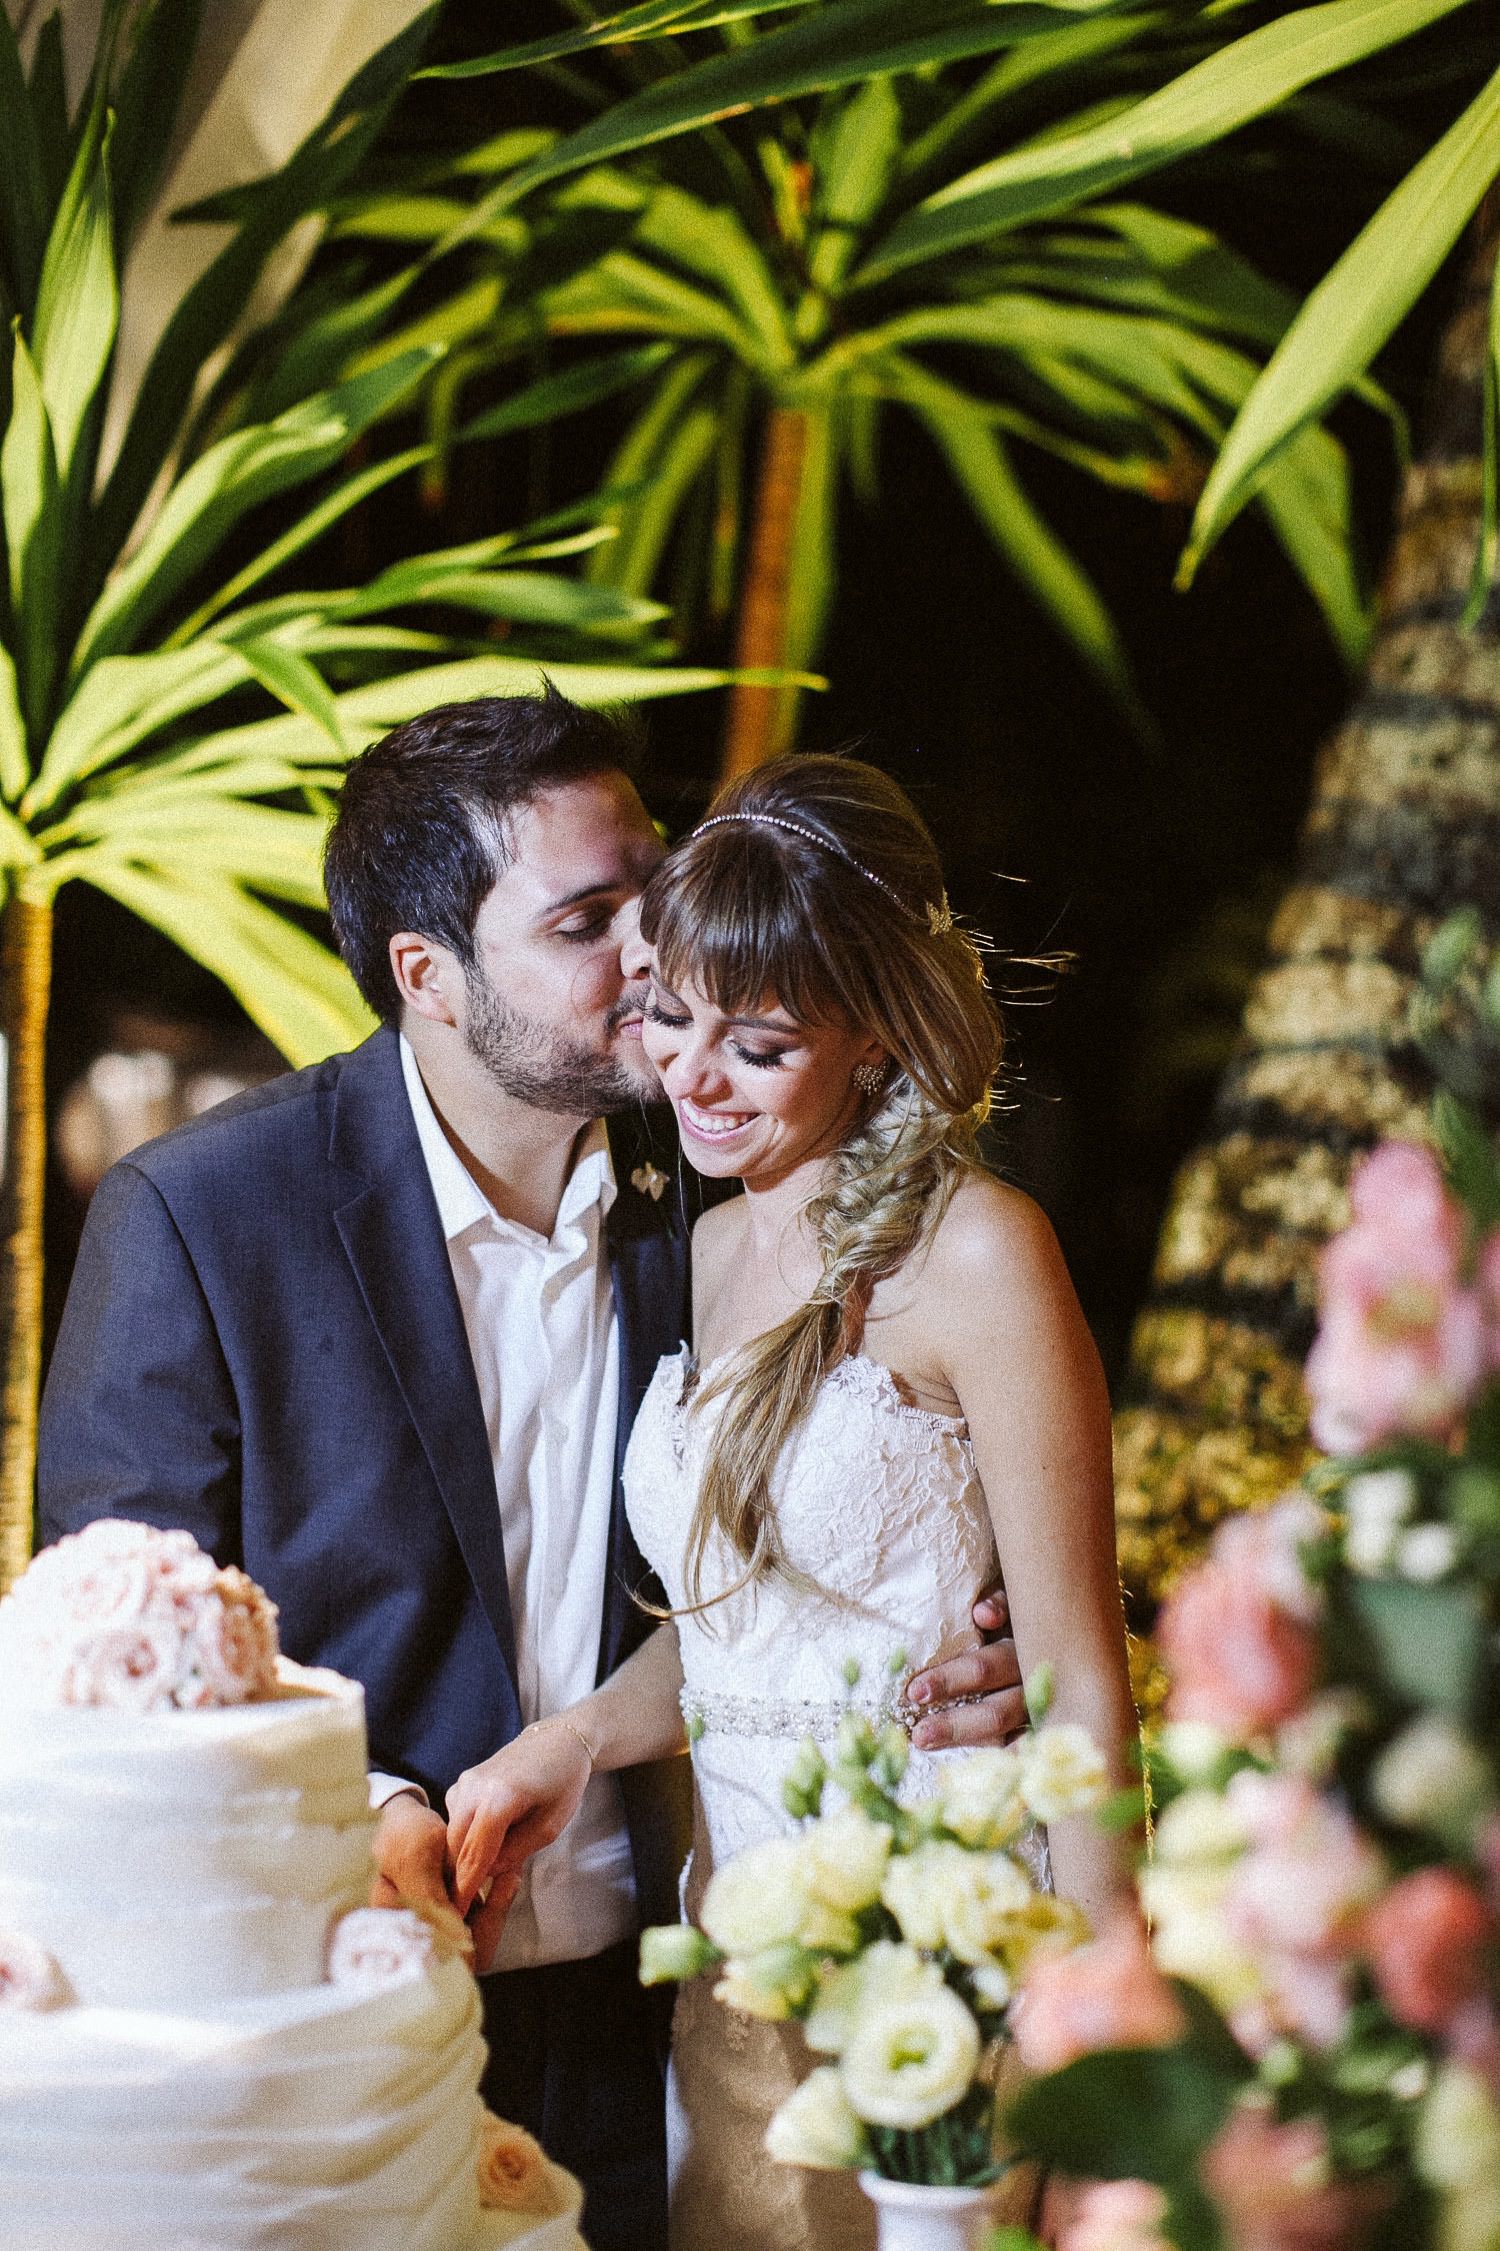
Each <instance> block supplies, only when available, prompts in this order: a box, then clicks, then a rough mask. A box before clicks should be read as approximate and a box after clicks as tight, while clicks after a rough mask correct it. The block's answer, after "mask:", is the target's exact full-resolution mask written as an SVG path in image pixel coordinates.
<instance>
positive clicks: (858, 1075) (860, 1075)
mask: <svg viewBox="0 0 1500 2251" xmlns="http://www.w3.org/2000/svg"><path fill="white" fill-rule="evenodd" d="M853 1077H854V1083H855V1085H856V1086H857V1087H858V1088H859V1091H860V1093H861V1094H866V1095H868V1094H878V1093H879V1092H880V1089H881V1087H882V1086H883V1085H884V1083H885V1065H884V1064H883V1063H856V1064H855V1066H854V1073H853Z"/></svg>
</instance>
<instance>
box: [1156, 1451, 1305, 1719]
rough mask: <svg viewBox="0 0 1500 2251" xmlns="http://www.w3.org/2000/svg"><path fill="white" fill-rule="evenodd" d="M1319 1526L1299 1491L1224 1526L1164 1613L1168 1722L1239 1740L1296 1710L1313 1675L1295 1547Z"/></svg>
mask: <svg viewBox="0 0 1500 2251" xmlns="http://www.w3.org/2000/svg"><path fill="white" fill-rule="evenodd" d="M1323 1529H1324V1525H1323V1519H1322V1517H1321V1516H1320V1514H1319V1512H1318V1510H1317V1508H1316V1507H1315V1506H1314V1504H1313V1503H1312V1502H1311V1501H1310V1500H1308V1499H1306V1498H1305V1497H1304V1496H1303V1495H1301V1494H1293V1495H1291V1496H1290V1497H1289V1498H1288V1499H1287V1500H1285V1501H1281V1502H1279V1503H1278V1504H1277V1506H1276V1507H1275V1508H1273V1509H1268V1510H1266V1511H1265V1512H1264V1513H1263V1514H1261V1515H1259V1516H1245V1517H1236V1518H1234V1519H1233V1520H1232V1521H1231V1522H1230V1523H1228V1524H1226V1525H1224V1526H1223V1528H1222V1529H1221V1530H1220V1532H1219V1534H1218V1536H1217V1538H1216V1539H1215V1541H1214V1544H1213V1550H1212V1553H1211V1555H1210V1556H1209V1558H1208V1560H1207V1561H1206V1562H1205V1563H1203V1564H1202V1565H1200V1567H1199V1568H1198V1569H1197V1570H1196V1571H1194V1572H1192V1573H1191V1575H1190V1576H1189V1577H1188V1578H1186V1579H1184V1580H1183V1582H1182V1584H1181V1586H1180V1587H1179V1588H1178V1589H1177V1591H1176V1593H1175V1594H1174V1595H1173V1597H1172V1599H1171V1601H1170V1602H1169V1603H1168V1604H1167V1606H1166V1609H1165V1610H1164V1611H1163V1613H1162V1617H1161V1622H1160V1626H1159V1629H1158V1640H1159V1643H1160V1646H1161V1651H1162V1655H1163V1656H1164V1657H1165V1659H1166V1661H1167V1664H1168V1667H1169V1668H1170V1671H1171V1674H1172V1702H1171V1711H1172V1716H1173V1718H1174V1719H1179V1720H1200V1721H1204V1722H1206V1723H1207V1725H1208V1726H1210V1727H1213V1728H1217V1729H1218V1730H1219V1732H1220V1733H1221V1734H1224V1735H1227V1736H1228V1737H1230V1738H1231V1740H1233V1741H1237V1742H1239V1741H1244V1740H1246V1739H1247V1738H1250V1737H1254V1736H1257V1735H1263V1734H1266V1733H1268V1732H1269V1731H1270V1730H1272V1729H1274V1728H1276V1727H1277V1726H1279V1725H1280V1723H1281V1722H1282V1721H1283V1720H1287V1719H1290V1718H1291V1716H1292V1714H1293V1713H1294V1712H1297V1711H1300V1710H1301V1709H1302V1707H1303V1705H1304V1704H1305V1703H1306V1701H1307V1698H1308V1695H1309V1693H1310V1691H1311V1689H1312V1686H1313V1683H1314V1681H1315V1680H1316V1678H1317V1674H1318V1663H1319V1659H1318V1620H1319V1613H1320V1605H1319V1601H1318V1596H1317V1592H1316V1590H1315V1589H1314V1588H1313V1587H1312V1586H1311V1585H1310V1584H1309V1583H1308V1580H1307V1577H1306V1574H1305V1573H1304V1571H1303V1569H1302V1563H1301V1556H1300V1550H1301V1547H1302V1545H1303V1544H1304V1543H1305V1542H1307V1541H1309V1540H1312V1539H1315V1538H1317V1536H1318V1535H1319V1533H1320V1532H1321V1531H1322V1530H1323Z"/></svg>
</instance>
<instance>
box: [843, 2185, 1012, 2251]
mask: <svg viewBox="0 0 1500 2251" xmlns="http://www.w3.org/2000/svg"><path fill="white" fill-rule="evenodd" d="M859 2185H860V2187H861V2188H862V2189H863V2190H864V2192H865V2194H866V2196H867V2197H868V2198H869V2199H870V2202H871V2203H872V2204H873V2205H874V2207H875V2220H876V2234H877V2240H878V2242H879V2245H880V2251H984V2245H985V2243H986V2242H987V2240H988V2238H989V2232H990V2230H991V2228H993V2227H994V2226H995V2225H996V2223H997V2220H998V2217H999V2215H998V2212H997V2210H996V2196H995V2191H994V2189H988V2188H927V2187H924V2186H921V2185H919V2184H918V2183H915V2182H912V2181H888V2180H886V2179H885V2177H884V2176H883V2175H882V2174H880V2173H865V2172H862V2173H861V2174H860V2176H859Z"/></svg>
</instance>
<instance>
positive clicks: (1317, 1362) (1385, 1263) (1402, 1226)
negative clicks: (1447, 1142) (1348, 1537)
mask: <svg viewBox="0 0 1500 2251" xmlns="http://www.w3.org/2000/svg"><path fill="white" fill-rule="evenodd" d="M1350 1201H1351V1203H1352V1205H1353V1208H1354V1220H1353V1223H1352V1225H1351V1226H1349V1227H1347V1228H1346V1229H1345V1230H1344V1232H1343V1234H1341V1235H1337V1236H1335V1238H1334V1240H1333V1241H1332V1242H1331V1243H1330V1244H1329V1245H1328V1247H1327V1249H1326V1250H1325V1251H1324V1252H1323V1255H1322V1258H1321V1259H1320V1261H1319V1268H1318V1272H1319V1297H1320V1300H1321V1320H1320V1323H1319V1327H1318V1335H1317V1340H1316V1342H1315V1343H1314V1345H1313V1348H1312V1352H1311V1354H1310V1355H1309V1357H1308V1362H1307V1375H1306V1380H1307V1389H1308V1393H1309V1396H1310V1397H1311V1400H1312V1406H1313V1412H1312V1418H1311V1422H1312V1434H1313V1437H1314V1438H1315V1439H1316V1440H1317V1442H1318V1444H1319V1445H1320V1446H1321V1447H1323V1449H1324V1450H1325V1452H1327V1453H1330V1454H1348V1453H1359V1452H1361V1451H1363V1449H1364V1448H1365V1447H1367V1446H1373V1445H1376V1444H1378V1443H1379V1442H1380V1441H1381V1440H1382V1439H1385V1438H1391V1437H1394V1436H1396V1435H1397V1434H1398V1433H1400V1432H1420V1433H1423V1434H1425V1435H1428V1436H1433V1437H1442V1436H1444V1435H1445V1434H1446V1433H1447V1432H1448V1431H1449V1430H1451V1429H1452V1427H1453V1425H1454V1424H1455V1423H1456V1422H1457V1420H1458V1418H1459V1416H1460V1415H1461V1414H1462V1412H1463V1409H1464V1406H1465V1404H1466V1403H1467V1401H1468V1398H1469V1395H1470V1393H1471V1392H1472V1391H1473V1390H1474V1387H1475V1385H1476V1384H1477V1383H1478V1382H1479V1380H1480V1378H1481V1376H1482V1374H1483V1373H1484V1367H1485V1317H1484V1309H1483V1305H1482V1303H1481V1299H1480V1293H1479V1291H1478V1290H1477V1289H1471V1288H1467V1287H1465V1286H1464V1283H1463V1278H1462V1272H1461V1262H1462V1258H1463V1246H1464V1230H1465V1224H1466V1223H1465V1217H1464V1213H1463V1209H1462V1207H1461V1206H1460V1205H1459V1204H1458V1203H1457V1202H1456V1200H1455V1199H1454V1198H1453V1197H1452V1196H1450V1195H1449V1193H1448V1190H1447V1188H1446V1187H1445V1185H1444V1182H1443V1176H1442V1171H1441V1168H1440V1166H1439V1164H1438V1161H1437V1158H1436V1157H1435V1156H1434V1155H1433V1153H1432V1151H1431V1150H1430V1149H1424V1148H1421V1147H1419V1146H1418V1145H1417V1144H1416V1143H1414V1142H1406V1141H1387V1142H1384V1143H1382V1145H1381V1146H1380V1147H1379V1148H1378V1149H1376V1150H1375V1151H1374V1152H1373V1153H1372V1154H1371V1155H1370V1156H1368V1157H1367V1158H1366V1159H1365V1160H1364V1163H1363V1164H1362V1165H1361V1166H1360V1167H1359V1169H1358V1170H1357V1172H1356V1173H1355V1175H1354V1178H1353V1181H1352V1182H1351V1185H1350Z"/></svg>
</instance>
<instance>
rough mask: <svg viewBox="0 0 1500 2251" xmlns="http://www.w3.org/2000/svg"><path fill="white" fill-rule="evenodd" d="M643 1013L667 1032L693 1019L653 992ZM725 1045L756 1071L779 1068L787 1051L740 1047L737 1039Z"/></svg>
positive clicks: (684, 1027) (682, 1030)
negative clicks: (667, 1003) (666, 1004)
mask: <svg viewBox="0 0 1500 2251" xmlns="http://www.w3.org/2000/svg"><path fill="white" fill-rule="evenodd" d="M643 1013H644V1015H645V1018H646V1021H647V1023H648V1024H661V1025H663V1026H664V1027H665V1028H666V1030H668V1031H669V1032H685V1031H686V1030H687V1028H688V1026H689V1025H690V1024H691V1023H692V1021H693V1019H692V1018H691V1016H689V1015H687V1014H686V1012H683V1013H680V1014H679V1013H677V1012H675V1011H674V1010H672V1009H667V1008H663V1006H662V1004H661V1002H660V1000H659V999H658V998H657V996H656V994H655V993H653V994H652V995H651V998H650V999H649V1000H648V1001H647V1003H646V1006H645V1009H644V1012H643ZM725 1045H726V1046H727V1047H728V1049H729V1052H730V1054H731V1055H732V1056H734V1058H735V1059H736V1061H737V1062H740V1063H748V1064H749V1065H750V1066H751V1068H752V1070H757V1071H776V1070H779V1069H780V1068H781V1065H782V1063H783V1062H784V1060H785V1058H786V1053H787V1051H786V1049H785V1048H784V1047H775V1048H769V1049H767V1050H766V1051H765V1052H764V1053H762V1052H761V1051H760V1050H759V1049H757V1048H753V1047H742V1046H741V1045H740V1043H739V1041H738V1040H727V1041H726V1042H725Z"/></svg>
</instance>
